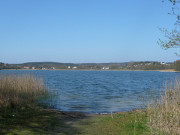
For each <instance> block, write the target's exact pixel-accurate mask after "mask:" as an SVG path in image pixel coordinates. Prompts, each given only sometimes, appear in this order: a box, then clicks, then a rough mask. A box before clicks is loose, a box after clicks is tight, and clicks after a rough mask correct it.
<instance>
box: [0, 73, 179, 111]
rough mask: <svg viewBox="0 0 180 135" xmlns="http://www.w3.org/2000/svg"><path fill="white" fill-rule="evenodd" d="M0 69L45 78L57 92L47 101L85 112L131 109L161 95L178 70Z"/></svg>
mask: <svg viewBox="0 0 180 135" xmlns="http://www.w3.org/2000/svg"><path fill="white" fill-rule="evenodd" d="M0 73H9V74H33V75H38V76H40V77H42V78H43V79H44V82H45V84H46V85H47V86H48V87H49V88H50V90H51V92H52V93H54V94H55V96H54V99H49V100H47V101H45V102H48V103H49V104H50V105H51V106H53V108H54V109H56V110H60V111H73V112H85V113H109V112H119V111H130V110H132V109H135V108H141V107H144V104H145V103H146V102H147V101H151V99H152V98H153V97H158V95H159V94H160V93H161V92H162V90H163V88H164V86H165V82H166V81H173V80H174V79H175V78H176V77H177V78H178V77H179V76H180V73H178V72H158V71H79V70H72V71H70V70H69V71H68V70H67V71H62V70H0Z"/></svg>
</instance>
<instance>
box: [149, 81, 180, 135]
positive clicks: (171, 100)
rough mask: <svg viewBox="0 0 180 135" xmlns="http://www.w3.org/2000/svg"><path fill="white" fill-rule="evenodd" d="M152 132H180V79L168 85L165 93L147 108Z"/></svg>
mask: <svg viewBox="0 0 180 135" xmlns="http://www.w3.org/2000/svg"><path fill="white" fill-rule="evenodd" d="M147 115H148V125H149V127H150V129H151V133H152V134H171V135H176V134H180V81H179V80H176V82H175V84H174V85H171V86H170V87H166V89H165V93H164V95H162V96H161V97H160V99H159V100H158V99H157V100H154V102H153V103H152V104H149V105H148V108H147Z"/></svg>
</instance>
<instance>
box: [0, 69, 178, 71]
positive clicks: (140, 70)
mask: <svg viewBox="0 0 180 135" xmlns="http://www.w3.org/2000/svg"><path fill="white" fill-rule="evenodd" d="M1 70H42V71H43V70H44V71H46V70H52V71H53V70H54V71H56V70H62V71H158V72H179V71H175V70H174V69H162V70H129V69H127V70H126V69H123V70H117V69H115V70H113V69H110V70H101V69H1Z"/></svg>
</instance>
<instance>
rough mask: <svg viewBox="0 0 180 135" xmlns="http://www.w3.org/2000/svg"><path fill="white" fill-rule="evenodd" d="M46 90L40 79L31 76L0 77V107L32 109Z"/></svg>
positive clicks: (46, 92) (45, 93) (44, 94)
mask: <svg viewBox="0 0 180 135" xmlns="http://www.w3.org/2000/svg"><path fill="white" fill-rule="evenodd" d="M46 95H48V90H47V88H46V87H45V85H44V82H43V80H42V79H41V78H38V77H34V76H32V75H27V74H26V75H0V107H1V108H3V107H5V108H11V109H18V108H22V107H25V108H32V107H34V105H36V104H37V103H38V100H39V99H40V98H41V97H44V96H46Z"/></svg>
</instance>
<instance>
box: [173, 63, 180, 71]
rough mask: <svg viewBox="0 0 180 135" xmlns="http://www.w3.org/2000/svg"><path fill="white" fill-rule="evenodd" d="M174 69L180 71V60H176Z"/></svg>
mask: <svg viewBox="0 0 180 135" xmlns="http://www.w3.org/2000/svg"><path fill="white" fill-rule="evenodd" d="M174 69H175V70H176V71H180V60H177V61H175V62H174Z"/></svg>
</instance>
